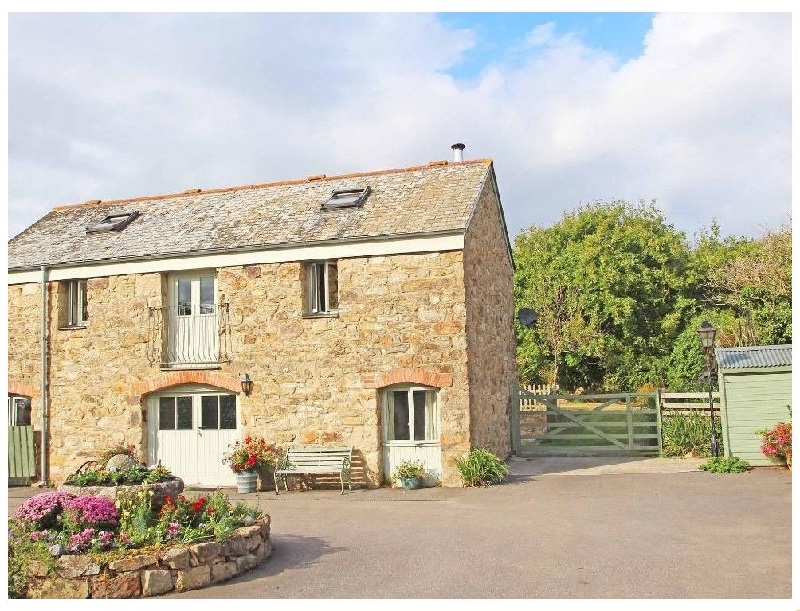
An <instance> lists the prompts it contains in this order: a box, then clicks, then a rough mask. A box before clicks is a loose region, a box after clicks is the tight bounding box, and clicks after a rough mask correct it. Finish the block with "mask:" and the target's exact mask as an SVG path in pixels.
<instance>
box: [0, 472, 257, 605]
mask: <svg viewBox="0 0 800 611" xmlns="http://www.w3.org/2000/svg"><path fill="white" fill-rule="evenodd" d="M152 499H153V492H152V490H150V489H149V486H147V485H143V486H142V487H141V488H139V489H128V490H121V491H118V492H117V495H116V498H115V499H110V498H107V497H101V496H75V495H73V494H71V493H69V492H66V491H61V490H59V491H51V492H45V493H42V494H38V495H36V496H33V497H31V498H30V499H28V500H27V501H25V502H24V503H23V504H22V505H21V506H20V507H19V508H18V509H17V511H16V514H15V519H13V520H9V580H8V587H9V597H41V598H62V597H70V598H73V597H80V598H87V597H91V598H108V597H122V598H127V597H137V596H153V595H155V594H160V593H163V592H166V591H170V590H172V589H176V590H190V589H194V588H198V587H203V586H204V585H207V584H208V583H211V582H218V581H222V580H224V579H228V578H230V577H233V576H234V575H238V574H240V573H241V572H244V571H245V570H249V569H250V568H252V567H253V566H255V565H256V564H258V562H260V561H261V560H263V559H264V558H266V557H267V556H268V555H269V552H270V546H269V516H266V515H262V514H261V513H260V512H259V511H258V510H257V509H254V508H252V507H249V506H247V505H246V504H245V503H237V504H236V505H233V504H231V503H230V502H229V500H228V497H227V496H226V495H225V494H224V493H222V492H221V491H216V492H213V493H211V494H209V495H207V496H200V497H198V498H187V497H184V496H183V495H178V496H176V497H171V496H167V497H166V498H165V499H164V501H163V502H162V503H159V504H157V506H156V508H155V509H154V508H153V502H152ZM76 580H77V581H76Z"/></svg>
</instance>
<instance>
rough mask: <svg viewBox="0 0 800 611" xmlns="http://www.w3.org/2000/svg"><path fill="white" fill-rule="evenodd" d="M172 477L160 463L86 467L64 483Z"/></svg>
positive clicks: (99, 483) (131, 481) (108, 483)
mask: <svg viewBox="0 0 800 611" xmlns="http://www.w3.org/2000/svg"><path fill="white" fill-rule="evenodd" d="M168 479H172V473H171V472H170V470H169V469H167V468H166V467H164V466H162V465H158V466H157V467H153V468H152V469H148V468H147V467H144V466H141V465H137V466H135V467H132V468H130V469H125V470H122V471H107V470H106V469H104V468H98V469H87V470H86V471H84V472H82V473H75V474H73V475H70V476H69V477H68V478H67V481H66V482H65V483H66V484H70V485H72V486H111V485H114V486H118V485H120V484H141V483H148V484H154V483H156V482H163V481H166V480H168Z"/></svg>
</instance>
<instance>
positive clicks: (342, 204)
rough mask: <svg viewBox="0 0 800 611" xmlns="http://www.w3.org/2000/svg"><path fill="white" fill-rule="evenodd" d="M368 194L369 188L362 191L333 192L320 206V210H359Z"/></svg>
mask: <svg viewBox="0 0 800 611" xmlns="http://www.w3.org/2000/svg"><path fill="white" fill-rule="evenodd" d="M369 194H370V188H369V187H366V188H364V189H342V190H340V191H334V192H333V193H332V194H331V196H330V198H329V199H328V201H326V202H325V203H324V204H322V208H323V209H325V210H331V209H335V208H352V207H359V208H360V207H361V206H363V205H364V202H365V201H366V199H367V196H368V195H369Z"/></svg>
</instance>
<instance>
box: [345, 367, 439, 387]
mask: <svg viewBox="0 0 800 611" xmlns="http://www.w3.org/2000/svg"><path fill="white" fill-rule="evenodd" d="M361 383H362V385H363V386H364V388H383V387H384V386H391V385H392V384H422V385H424V386H433V387H436V388H444V387H447V386H452V385H453V374H452V373H437V372H435V371H426V370H424V369H412V368H397V369H392V370H391V371H387V372H386V373H377V374H372V375H362V376H361Z"/></svg>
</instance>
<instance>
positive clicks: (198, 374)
mask: <svg viewBox="0 0 800 611" xmlns="http://www.w3.org/2000/svg"><path fill="white" fill-rule="evenodd" d="M183 384H207V385H209V386H216V387H217V388H224V389H225V390H230V391H231V392H234V393H239V392H241V391H242V385H241V383H240V382H239V378H238V377H237V376H235V375H231V374H229V373H219V372H217V371H167V372H162V373H160V374H158V375H156V376H153V377H151V378H149V379H147V380H144V381H142V382H139V383H137V384H134V385H133V386H132V388H131V395H132V396H131V403H134V404H135V403H141V401H142V399H143V398H144V397H145V396H146V395H149V394H151V393H154V392H158V391H160V390H166V389H167V388H172V387H173V386H181V385H183Z"/></svg>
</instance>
